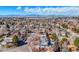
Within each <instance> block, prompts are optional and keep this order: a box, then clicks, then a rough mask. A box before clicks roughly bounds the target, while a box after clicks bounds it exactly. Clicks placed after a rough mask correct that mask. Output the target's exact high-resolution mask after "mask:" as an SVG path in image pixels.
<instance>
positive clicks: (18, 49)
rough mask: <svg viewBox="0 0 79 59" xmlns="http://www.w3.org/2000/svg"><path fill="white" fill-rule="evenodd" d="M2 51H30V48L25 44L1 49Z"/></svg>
mask: <svg viewBox="0 0 79 59" xmlns="http://www.w3.org/2000/svg"><path fill="white" fill-rule="evenodd" d="M2 52H31V49H30V48H28V46H27V45H23V46H20V47H16V48H13V49H8V50H3V51H2Z"/></svg>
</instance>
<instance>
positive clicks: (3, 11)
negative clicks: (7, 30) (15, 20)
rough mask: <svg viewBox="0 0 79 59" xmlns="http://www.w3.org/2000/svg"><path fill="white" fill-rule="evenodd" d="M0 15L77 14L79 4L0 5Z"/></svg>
mask: <svg viewBox="0 0 79 59" xmlns="http://www.w3.org/2000/svg"><path fill="white" fill-rule="evenodd" d="M0 15H27V16H29V15H31V16H37V15H39V16H53V15H54V16H79V6H0Z"/></svg>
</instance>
